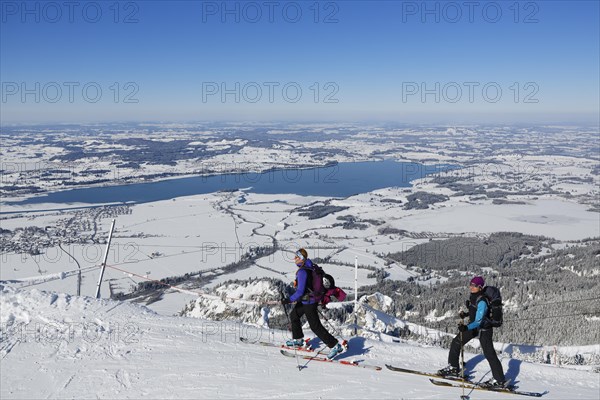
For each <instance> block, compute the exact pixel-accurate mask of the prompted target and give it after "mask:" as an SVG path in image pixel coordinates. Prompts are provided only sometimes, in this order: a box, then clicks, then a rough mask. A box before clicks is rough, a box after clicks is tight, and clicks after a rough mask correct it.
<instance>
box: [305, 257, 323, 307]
mask: <svg viewBox="0 0 600 400" xmlns="http://www.w3.org/2000/svg"><path fill="white" fill-rule="evenodd" d="M301 269H303V270H305V271H306V292H305V294H304V296H302V300H304V301H307V300H312V301H314V302H315V303H318V302H320V301H321V300H323V295H324V294H325V286H324V285H323V277H324V276H325V271H323V268H321V267H319V266H318V265H317V264H315V263H313V265H312V268H304V267H302V268H301Z"/></svg>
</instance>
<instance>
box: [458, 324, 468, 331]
mask: <svg viewBox="0 0 600 400" xmlns="http://www.w3.org/2000/svg"><path fill="white" fill-rule="evenodd" d="M458 330H459V331H460V332H466V331H468V330H469V329H468V328H467V326H466V325H464V324H459V325H458Z"/></svg>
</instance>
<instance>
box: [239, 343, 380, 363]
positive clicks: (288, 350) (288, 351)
mask: <svg viewBox="0 0 600 400" xmlns="http://www.w3.org/2000/svg"><path fill="white" fill-rule="evenodd" d="M240 340H241V341H242V342H243V343H250V344H257V345H260V346H268V347H277V348H279V351H280V353H281V354H282V355H284V356H286V357H300V358H301V359H303V360H308V361H319V362H327V363H333V364H339V365H347V366H350V367H358V368H365V369H372V370H375V371H381V367H380V366H377V365H370V364H359V363H358V362H356V361H348V360H336V359H329V358H327V357H323V356H321V355H320V354H321V351H316V350H314V349H311V348H306V347H300V348H293V347H288V346H286V345H278V344H275V343H270V342H261V341H251V340H248V339H246V338H243V337H242V338H240ZM294 350H295V351H296V352H295V353H294V352H292V351H294ZM298 352H300V353H298ZM306 353H311V354H306Z"/></svg>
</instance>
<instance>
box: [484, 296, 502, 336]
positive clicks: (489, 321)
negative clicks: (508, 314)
mask: <svg viewBox="0 0 600 400" xmlns="http://www.w3.org/2000/svg"><path fill="white" fill-rule="evenodd" d="M482 297H483V299H484V300H485V302H486V303H487V305H488V314H487V315H486V316H485V317H484V318H483V321H482V328H484V329H486V328H498V327H500V326H502V295H500V289H498V288H497V287H495V286H486V287H484V288H483V294H482Z"/></svg>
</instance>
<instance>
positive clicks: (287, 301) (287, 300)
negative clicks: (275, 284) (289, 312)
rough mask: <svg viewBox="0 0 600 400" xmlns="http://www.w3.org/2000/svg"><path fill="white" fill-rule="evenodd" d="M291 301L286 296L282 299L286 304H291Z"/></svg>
mask: <svg viewBox="0 0 600 400" xmlns="http://www.w3.org/2000/svg"><path fill="white" fill-rule="evenodd" d="M290 303H291V301H290V298H289V297H286V298H284V299H282V300H281V304H282V305H284V306H285V305H286V304H290Z"/></svg>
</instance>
